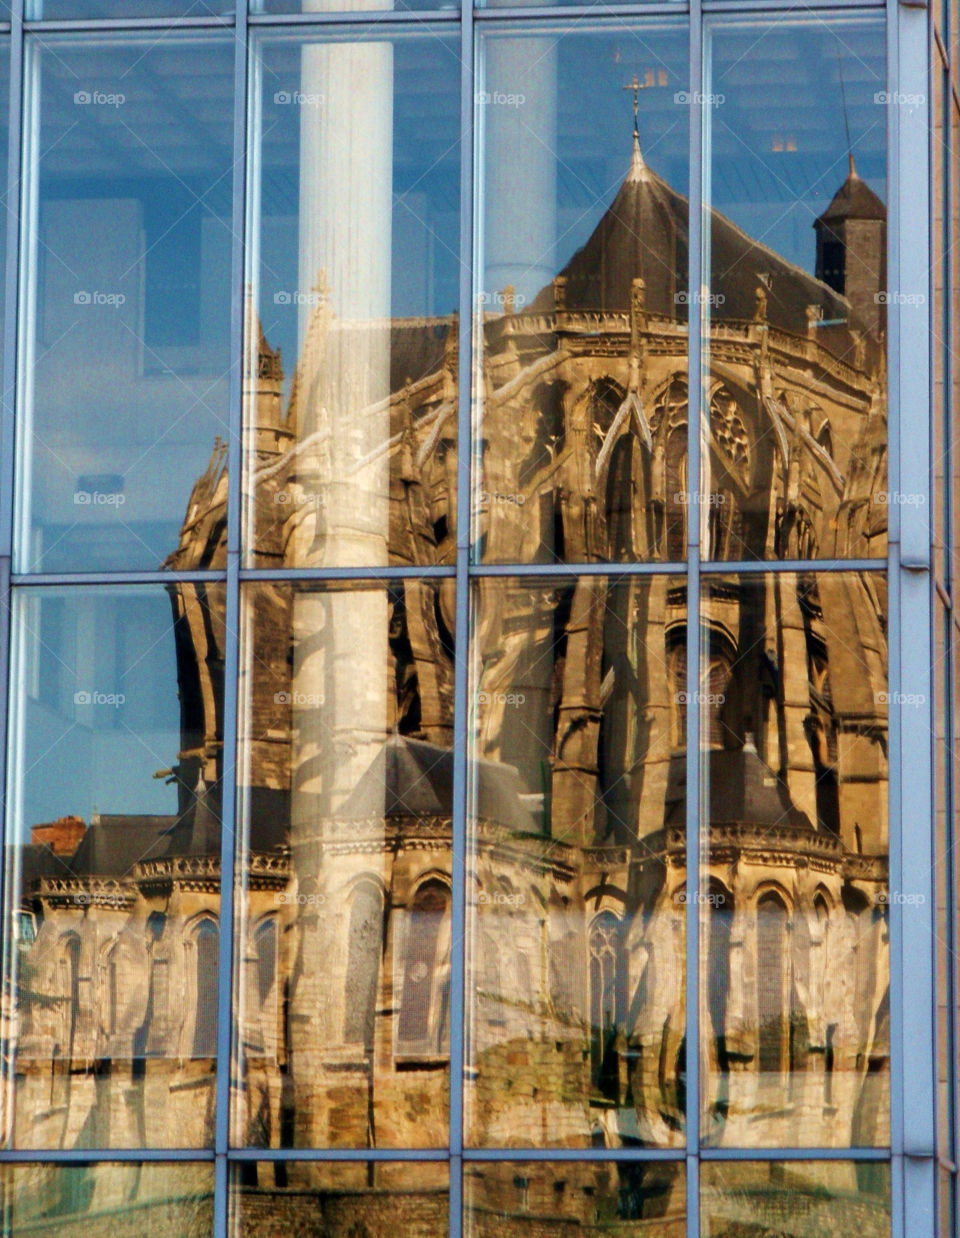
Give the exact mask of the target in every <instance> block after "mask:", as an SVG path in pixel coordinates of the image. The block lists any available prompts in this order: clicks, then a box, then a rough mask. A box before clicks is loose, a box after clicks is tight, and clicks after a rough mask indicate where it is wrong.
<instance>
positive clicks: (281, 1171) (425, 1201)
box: [230, 1161, 450, 1238]
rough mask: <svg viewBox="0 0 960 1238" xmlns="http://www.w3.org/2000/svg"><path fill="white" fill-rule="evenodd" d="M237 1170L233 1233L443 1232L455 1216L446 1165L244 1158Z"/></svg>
mask: <svg viewBox="0 0 960 1238" xmlns="http://www.w3.org/2000/svg"><path fill="white" fill-rule="evenodd" d="M232 1174H233V1176H232V1180H231V1185H230V1214H231V1227H230V1235H231V1238H287V1235H288V1234H303V1235H308V1234H324V1235H326V1234H331V1235H333V1234H336V1235H338V1236H339V1235H341V1234H342V1235H344V1238H353V1236H354V1235H356V1236H357V1238H395V1236H396V1235H397V1234H403V1235H404V1238H406V1235H410V1238H437V1236H439V1235H441V1234H446V1233H447V1229H448V1226H449V1223H450V1216H449V1214H450V1175H449V1172H448V1169H447V1165H446V1164H440V1163H438V1164H433V1163H432V1162H427V1163H423V1162H420V1163H416V1162H413V1163H411V1162H410V1161H406V1162H404V1163H402V1164H399V1163H391V1162H389V1161H359V1162H353V1163H350V1164H347V1163H345V1162H342V1161H341V1162H340V1163H339V1164H329V1163H328V1164H323V1163H322V1162H319V1163H318V1162H316V1161H314V1162H304V1161H245V1162H244V1163H243V1164H242V1165H234V1166H233V1171H232Z"/></svg>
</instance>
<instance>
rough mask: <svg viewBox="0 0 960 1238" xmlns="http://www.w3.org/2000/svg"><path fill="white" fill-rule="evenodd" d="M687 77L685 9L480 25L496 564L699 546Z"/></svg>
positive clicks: (480, 425)
mask: <svg viewBox="0 0 960 1238" xmlns="http://www.w3.org/2000/svg"><path fill="white" fill-rule="evenodd" d="M687 77H688V50H687V31H686V28H685V27H684V26H682V25H679V24H677V25H674V24H663V23H649V24H648V23H644V24H642V25H641V24H640V23H637V22H635V23H632V24H631V25H629V26H627V27H625V28H621V29H616V28H614V29H606V30H604V31H603V33H600V32H598V31H594V32H592V33H590V34H584V33H579V32H577V31H573V32H571V31H570V30H569V29H567V30H562V29H555V28H553V27H539V26H538V27H537V29H536V32H528V33H526V34H520V35H516V34H513V33H511V34H510V35H506V34H502V33H494V34H493V35H485V36H484V37H482V40H481V62H480V73H479V77H478V84H479V85H480V86H481V89H480V90H479V91H478V93H477V96H476V104H477V114H478V121H479V123H480V124H481V133H482V135H483V138H482V148H481V157H482V178H483V186H484V199H483V207H482V212H481V216H482V228H483V232H482V236H483V249H482V255H481V260H480V265H479V270H480V272H481V275H480V277H479V278H480V279H481V280H482V283H481V286H480V288H479V289H478V290H477V310H476V314H475V335H476V340H477V346H478V355H479V359H480V372H479V373H478V375H477V378H476V383H475V396H476V402H477V410H478V412H477V417H478V420H477V433H478V435H479V437H480V450H481V452H482V461H481V464H482V468H481V475H480V477H479V479H478V481H479V492H478V494H477V496H476V508H475V512H474V516H475V520H474V542H475V549H476V553H477V555H478V556H479V557H480V558H481V559H483V560H484V561H486V562H510V563H517V562H520V563H531V562H537V563H550V562H556V561H559V562H588V561H590V562H592V561H606V560H610V561H612V562H622V561H632V560H638V559H645V560H663V559H672V560H683V559H684V557H685V553H686V547H685V543H684V534H685V529H686V520H685V512H686V507H685V500H686V498H687V495H686V484H687V483H686V433H687V431H686V421H687V302H688V301H689V296H688V292H687V287H686V285H687V237H688V230H687V223H688V204H687V199H686V197H685V196H684V195H685V194H686V192H687V183H688V167H687V149H688V148H687V135H688V129H689V113H690V94H689V92H688V90H687ZM631 128H633V138H632V139H631ZM631 146H632V153H631Z"/></svg>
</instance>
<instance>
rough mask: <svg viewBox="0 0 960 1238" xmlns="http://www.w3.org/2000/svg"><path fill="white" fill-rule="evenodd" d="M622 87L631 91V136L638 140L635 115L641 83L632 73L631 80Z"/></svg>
mask: <svg viewBox="0 0 960 1238" xmlns="http://www.w3.org/2000/svg"><path fill="white" fill-rule="evenodd" d="M623 89H624V90H632V91H633V136H634V137H635V138H636V139H637V141H639V140H640V130H639V129H638V128H637V116H638V114H639V112H640V91H641V90H643V83H642V82H641V81H640V79H639V78H638V77H637V75H636V73H634V75H633V81H632V82H629V83H628V84H627V85H626V86H624V87H623Z"/></svg>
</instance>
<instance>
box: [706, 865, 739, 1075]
mask: <svg viewBox="0 0 960 1238" xmlns="http://www.w3.org/2000/svg"><path fill="white" fill-rule="evenodd" d="M710 900H711V901H710V938H709V943H708V946H707V1010H708V1013H709V1015H710V1023H711V1030H712V1033H713V1042H714V1046H715V1049H716V1054H717V1068H718V1069H719V1070H721V1071H724V1070H726V1069H727V1050H726V1023H727V998H728V996H729V993H730V929H731V926H732V922H733V899H732V897H731V896H730V895H729V894H728V893H727V891H726V890H725V889H724V888H723V886H721V885H718V884H717V883H716V882H711V883H710Z"/></svg>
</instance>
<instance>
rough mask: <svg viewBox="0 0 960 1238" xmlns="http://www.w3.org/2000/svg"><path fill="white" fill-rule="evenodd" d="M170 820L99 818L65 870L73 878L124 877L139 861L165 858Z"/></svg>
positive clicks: (114, 816) (130, 817)
mask: <svg viewBox="0 0 960 1238" xmlns="http://www.w3.org/2000/svg"><path fill="white" fill-rule="evenodd" d="M176 824H177V818H176V817H174V816H169V817H168V816H126V815H120V814H116V815H113V814H111V815H107V814H103V815H102V816H100V817H99V818H94V821H93V823H92V825H91V826H90V828H89V829H88V830H87V832H86V834H85V835H84V836H83V841H82V842H81V844H80V846H79V847H78V848H77V850H76V852H75V853H74V855H73V858H72V859H71V860H69V861H67V866H68V867H69V869H70V870H71V872H72V873H73V875H74V876H77V877H124V876H127V875H129V873H130V872H131V871H132V869H133V866H134V865H135V864H138V863H139V862H140V861H141V860H155V859H158V858H159V857H160V856H162V855H164V854H166V851H167V845H168V835H169V833H170V831H171V830H172V829H173V828H174V827H175V826H176Z"/></svg>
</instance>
